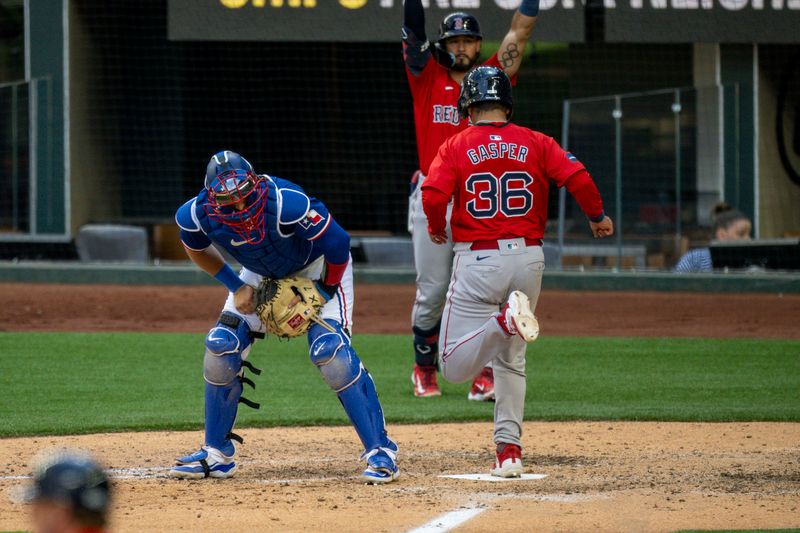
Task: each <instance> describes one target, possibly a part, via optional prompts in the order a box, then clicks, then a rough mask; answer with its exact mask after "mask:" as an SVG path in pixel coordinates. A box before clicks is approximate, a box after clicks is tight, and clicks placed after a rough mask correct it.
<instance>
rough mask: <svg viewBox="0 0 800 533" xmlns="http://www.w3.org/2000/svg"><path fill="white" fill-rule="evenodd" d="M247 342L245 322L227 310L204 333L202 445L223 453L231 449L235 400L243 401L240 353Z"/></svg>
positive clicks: (236, 401)
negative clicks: (203, 435)
mask: <svg viewBox="0 0 800 533" xmlns="http://www.w3.org/2000/svg"><path fill="white" fill-rule="evenodd" d="M251 343H252V340H251V338H250V329H249V328H248V327H247V322H246V321H245V320H242V319H241V318H239V317H237V316H236V315H233V314H230V313H223V314H222V316H220V319H219V322H217V324H216V326H214V327H213V328H211V331H209V332H208V335H207V336H206V355H205V359H204V361H203V377H204V378H205V381H206V391H205V426H206V445H208V446H212V447H214V448H217V449H218V450H220V451H221V452H222V453H224V454H225V455H233V453H234V451H235V448H234V446H233V442H231V438H230V437H231V430H232V429H233V423H234V422H235V420H236V413H237V411H238V409H239V402H240V401H243V399H242V380H241V379H240V375H241V370H242V359H243V358H242V355H243V354H246V353H247V351H248V350H249V349H250V344H251ZM248 381H249V380H248Z"/></svg>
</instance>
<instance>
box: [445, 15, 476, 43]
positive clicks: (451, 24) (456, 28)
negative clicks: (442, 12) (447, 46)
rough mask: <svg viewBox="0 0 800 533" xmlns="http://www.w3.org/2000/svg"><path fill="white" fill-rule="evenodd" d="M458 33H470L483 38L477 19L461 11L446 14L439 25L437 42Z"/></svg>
mask: <svg viewBox="0 0 800 533" xmlns="http://www.w3.org/2000/svg"><path fill="white" fill-rule="evenodd" d="M458 35H472V36H473V37H477V38H478V39H483V35H482V34H481V27H480V24H478V19H476V18H475V17H473V16H472V15H470V14H469V13H464V12H463V11H459V12H457V13H450V14H449V15H447V16H446V17H445V18H444V20H442V23H441V25H440V26H439V39H438V41H439V43H443V42H444V41H445V40H446V39H449V38H450V37H456V36H458Z"/></svg>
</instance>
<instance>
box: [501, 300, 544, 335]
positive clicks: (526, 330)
mask: <svg viewBox="0 0 800 533" xmlns="http://www.w3.org/2000/svg"><path fill="white" fill-rule="evenodd" d="M497 321H498V322H499V323H500V326H501V327H502V328H503V330H504V331H505V332H506V333H508V334H509V335H519V336H520V337H522V338H523V340H525V342H533V341H535V340H536V339H537V337H539V321H538V320H536V317H535V316H533V311H531V304H530V300H528V297H527V296H526V295H525V293H524V292H522V291H514V292H512V293H511V295H510V296H509V297H508V302H506V305H505V306H504V307H503V311H502V312H501V313H500V316H498V317H497Z"/></svg>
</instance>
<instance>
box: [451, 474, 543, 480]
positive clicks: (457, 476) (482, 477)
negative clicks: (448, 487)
mask: <svg viewBox="0 0 800 533" xmlns="http://www.w3.org/2000/svg"><path fill="white" fill-rule="evenodd" d="M439 477H449V478H451V479H468V480H471V481H492V482H497V481H535V480H537V479H544V478H546V477H547V474H522V475H521V476H520V477H497V476H493V475H491V474H447V475H441V476H439Z"/></svg>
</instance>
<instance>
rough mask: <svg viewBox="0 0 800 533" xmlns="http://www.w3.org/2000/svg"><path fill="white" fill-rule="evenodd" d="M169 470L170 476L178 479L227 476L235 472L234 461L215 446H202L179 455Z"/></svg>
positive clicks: (231, 475) (222, 477)
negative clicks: (191, 451) (184, 454)
mask: <svg viewBox="0 0 800 533" xmlns="http://www.w3.org/2000/svg"><path fill="white" fill-rule="evenodd" d="M175 463H176V464H175V466H173V467H172V469H171V470H170V471H169V475H170V477H176V478H180V479H203V478H207V477H213V478H218V479H219V478H221V479H224V478H229V477H233V475H234V474H235V473H236V461H235V460H234V458H233V456H232V455H231V456H227V455H225V454H224V453H222V452H221V451H220V450H218V449H216V448H212V447H211V446H203V447H202V448H200V449H199V450H198V451H196V452H194V453H192V454H189V455H186V456H184V457H179V458H178V459H177V460H176V462H175Z"/></svg>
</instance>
